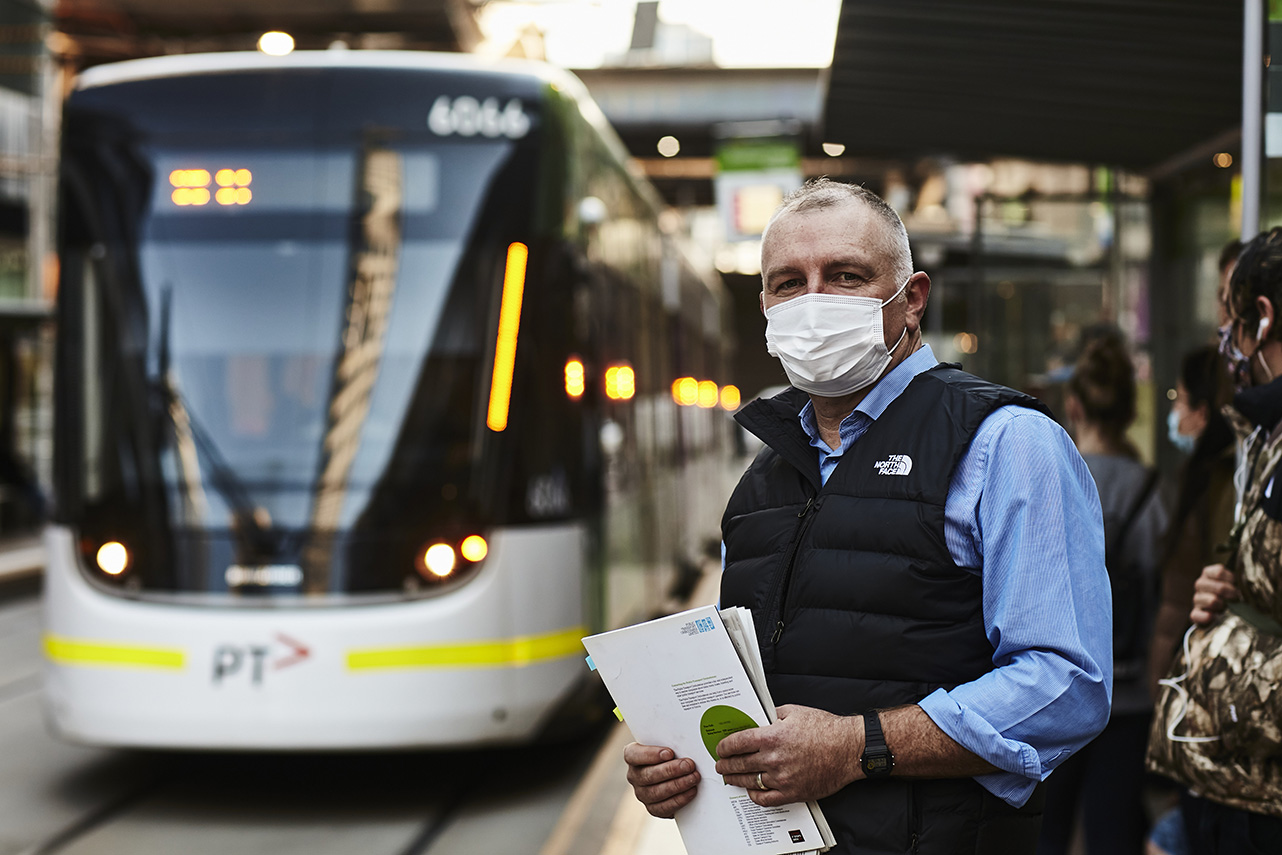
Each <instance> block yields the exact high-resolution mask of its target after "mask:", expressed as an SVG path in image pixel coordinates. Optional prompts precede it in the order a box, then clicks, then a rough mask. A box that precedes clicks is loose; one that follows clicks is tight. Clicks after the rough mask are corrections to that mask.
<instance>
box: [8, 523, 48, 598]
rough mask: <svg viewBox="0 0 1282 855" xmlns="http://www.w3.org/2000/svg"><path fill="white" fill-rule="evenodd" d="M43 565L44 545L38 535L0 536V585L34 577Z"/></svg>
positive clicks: (42, 569) (41, 571)
mask: <svg viewBox="0 0 1282 855" xmlns="http://www.w3.org/2000/svg"><path fill="white" fill-rule="evenodd" d="M44 567H45V547H44V543H43V542H42V541H41V539H40V536H39V535H36V534H32V535H22V536H17V537H7V538H0V585H4V584H6V583H9V582H21V581H26V580H30V579H35V578H36V577H38V576H39V575H40V574H41V573H43V572H44Z"/></svg>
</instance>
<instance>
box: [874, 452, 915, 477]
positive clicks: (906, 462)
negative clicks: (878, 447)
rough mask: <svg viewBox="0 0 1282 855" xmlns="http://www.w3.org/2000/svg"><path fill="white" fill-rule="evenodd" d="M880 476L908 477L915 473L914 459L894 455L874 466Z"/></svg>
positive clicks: (903, 455)
mask: <svg viewBox="0 0 1282 855" xmlns="http://www.w3.org/2000/svg"><path fill="white" fill-rule="evenodd" d="M872 468H873V469H876V470H877V474H878V475H907V474H908V473H909V472H911V471H913V459H912V458H911V457H909V456H908V455H907V454H892V455H890V456H889V457H887V458H886V459H885V460H878V461H877V462H876V463H874V464H873V465H872Z"/></svg>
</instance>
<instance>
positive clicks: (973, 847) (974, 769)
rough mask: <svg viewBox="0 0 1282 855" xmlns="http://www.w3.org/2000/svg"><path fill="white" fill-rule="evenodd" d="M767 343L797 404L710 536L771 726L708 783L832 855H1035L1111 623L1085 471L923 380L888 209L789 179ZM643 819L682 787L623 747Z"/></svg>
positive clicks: (1102, 683)
mask: <svg viewBox="0 0 1282 855" xmlns="http://www.w3.org/2000/svg"><path fill="white" fill-rule="evenodd" d="M762 282H763V290H762V294H761V307H762V311H763V313H764V314H765V316H766V323H767V327H766V340H767V343H768V346H769V349H770V351H771V353H772V354H774V355H776V356H778V357H779V358H780V360H781V361H782V362H783V365H784V369H785V371H786V373H787V374H788V377H789V379H790V381H791V382H792V385H793V387H795V388H790V389H788V390H786V391H784V392H783V393H781V394H780V395H778V396H776V397H774V398H771V399H768V400H758V401H756V402H754V403H752V404H751V405H749V406H747V407H745V408H744V409H743V410H742V411H741V412H740V414H739V416H738V418H739V420H740V423H741V424H743V425H744V426H746V427H748V428H749V429H750V430H752V431H753V432H754V433H755V434H757V435H758V436H760V437H761V438H762V440H763V441H764V442H765V444H766V447H765V448H764V449H763V450H762V451H761V453H760V454H759V455H758V456H757V458H756V460H755V461H754V462H753V464H752V466H751V467H750V468H749V470H748V472H747V473H746V474H745V475H744V477H743V479H742V480H741V481H740V483H739V486H738V487H737V488H736V490H735V492H734V495H733V496H732V497H731V499H730V502H729V505H728V507H727V509H726V513H725V516H724V517H723V520H722V532H723V537H724V544H725V564H726V566H725V571H724V573H723V575H722V584H721V603H722V605H725V606H736V605H737V606H748V607H750V608H751V609H752V612H753V618H754V621H755V623H756V626H757V628H758V632H759V635H760V639H759V640H760V644H761V648H762V658H763V661H764V666H765V670H766V674H767V679H768V682H769V685H770V691H771V693H772V696H773V698H774V700H775V702H776V703H778V704H780V706H779V707H778V713H779V721H778V722H777V723H775V724H772V725H769V726H766V727H759V728H754V729H751V730H745V731H741V732H739V733H735V734H732V735H730V736H727V737H725V738H724V739H723V740H722V741H721V742H720V743H719V744H718V746H717V753H718V754H719V755H720V758H721V759H720V760H719V762H718V763H717V766H716V770H717V772H718V773H719V774H720V775H721V776H722V777H723V780H724V782H725V783H726V784H730V785H733V786H738V787H744V788H746V789H747V790H748V795H749V797H750V798H751V799H752V801H753V802H755V803H756V804H758V805H762V806H766V807H769V806H774V805H780V804H786V803H790V802H798V801H804V800H808V799H818V800H819V802H820V805H821V806H822V808H823V811H824V815H825V816H826V817H827V819H828V821H829V823H830V824H831V825H832V827H833V831H834V832H835V834H836V837H837V846H836V848H835V849H834V850H832V851H833V852H834V853H837V854H838V855H852V854H853V853H865V852H877V853H884V852H914V853H921V855H931V853H950V854H951V853H995V854H996V853H1001V855H1021V853H1031V852H1033V851H1034V850H1035V848H1036V842H1037V837H1038V830H1039V827H1040V813H1041V789H1040V787H1039V784H1038V782H1039V781H1041V780H1042V779H1044V778H1045V777H1046V776H1047V775H1048V774H1049V773H1050V771H1051V770H1052V769H1054V768H1055V767H1056V766H1057V765H1058V764H1059V763H1061V762H1062V761H1063V760H1064V759H1065V758H1066V757H1068V756H1069V755H1071V754H1072V753H1073V752H1075V751H1076V750H1078V749H1079V748H1080V747H1081V746H1082V745H1084V744H1085V743H1086V742H1088V741H1089V740H1090V739H1091V738H1092V737H1093V736H1095V734H1097V733H1098V732H1099V731H1100V730H1101V729H1102V728H1103V727H1104V724H1105V721H1106V720H1107V717H1108V709H1109V695H1110V681H1111V670H1112V659H1111V656H1110V655H1109V651H1110V627H1111V623H1112V622H1111V614H1110V611H1109V606H1108V603H1109V592H1108V580H1107V574H1106V571H1105V569H1104V531H1103V523H1102V518H1101V512H1100V507H1099V499H1098V494H1097V491H1096V488H1095V483H1094V481H1093V480H1092V478H1091V475H1090V471H1089V469H1088V468H1087V466H1086V464H1085V463H1084V462H1083V461H1082V458H1081V455H1079V454H1078V452H1077V450H1076V448H1075V447H1074V446H1073V444H1072V441H1071V440H1070V439H1069V438H1068V436H1067V434H1066V433H1065V432H1064V430H1063V429H1062V428H1061V427H1060V426H1059V425H1058V424H1056V423H1055V421H1054V420H1053V419H1052V418H1050V416H1049V414H1048V412H1047V411H1045V408H1044V407H1042V405H1041V404H1040V403H1039V402H1037V401H1036V400H1034V399H1032V398H1029V397H1027V396H1024V395H1022V394H1020V393H1018V392H1015V391H1014V390H1011V389H1006V388H1004V387H1001V386H997V385H994V384H991V383H987V382H985V381H983V380H980V379H979V378H977V377H974V376H972V375H969V374H965V373H963V372H962V371H960V370H959V369H958V368H956V367H955V366H949V365H941V364H939V363H938V362H937V360H936V359H935V357H934V354H933V353H932V352H931V349H930V348H929V347H928V346H926V345H924V344H923V342H922V340H921V319H922V316H923V314H924V312H925V308H926V300H927V297H928V295H929V293H930V279H929V277H928V276H927V275H926V274H925V273H921V272H913V269H912V256H911V253H910V251H909V247H908V239H907V234H906V233H905V231H904V227H903V224H902V222H900V220H899V217H898V215H896V214H895V212H894V211H893V209H891V208H889V207H888V206H887V205H886V204H885V203H884V202H883V201H882V200H881V199H879V198H878V197H877V196H876V195H874V194H872V193H870V192H868V191H867V190H864V189H863V188H861V187H857V186H852V185H845V184H837V183H834V182H830V181H827V180H819V181H815V182H810V183H808V184H807V185H805V186H804V187H803V188H802V189H801V190H799V191H797V192H796V193H795V194H793V195H792V196H790V197H789V198H788V199H786V200H785V201H784V203H783V204H782V205H781V206H780V208H779V209H778V210H777V211H776V212H775V214H774V216H773V217H772V219H771V221H770V223H769V225H768V227H767V229H766V232H765V235H764V238H763V242H762ZM624 758H625V760H626V761H627V764H628V767H629V769H628V780H629V782H630V783H631V784H632V786H633V788H634V792H635V794H636V797H637V798H638V799H639V800H640V801H641V802H642V803H643V804H645V805H646V808H647V810H648V811H649V812H650V813H651V814H652V815H654V816H660V817H671V816H673V815H674V814H676V813H677V812H678V811H679V810H681V809H682V808H683V807H685V806H686V805H688V804H689V803H690V801H691V800H692V799H693V798H694V797H695V794H696V792H697V790H698V788H699V787H700V786H704V787H706V786H715V787H720V786H721V785H722V783H721V782H711V781H709V782H703V783H702V784H701V783H700V782H699V776H698V773H697V772H696V771H695V768H694V765H693V763H692V761H690V760H689V759H688V758H680V757H676V756H674V753H673V752H672V750H671V749H669V748H666V747H663V746H647V745H640V744H637V743H633V744H631V745H629V746H627V748H626V749H625V751H624Z"/></svg>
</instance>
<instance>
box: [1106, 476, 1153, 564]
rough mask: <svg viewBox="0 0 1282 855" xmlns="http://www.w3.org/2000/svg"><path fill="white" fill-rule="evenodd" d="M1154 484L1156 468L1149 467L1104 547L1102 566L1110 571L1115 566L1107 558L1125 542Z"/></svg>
mask: <svg viewBox="0 0 1282 855" xmlns="http://www.w3.org/2000/svg"><path fill="white" fill-rule="evenodd" d="M1156 486H1157V470H1156V469H1150V470H1149V473H1148V477H1147V478H1145V479H1144V486H1143V487H1141V488H1140V493H1139V495H1138V496H1136V498H1135V501H1134V503H1133V504H1132V505H1131V509H1130V510H1129V511H1127V513H1126V516H1125V517H1124V518H1123V519H1122V525H1121V527H1120V528H1118V529H1117V531H1116V532H1114V534H1113V538H1112V540H1113V542H1112V543H1111V544H1109V545H1108V547H1107V548H1106V549H1105V556H1104V566H1105V567H1108V568H1109V571H1110V572H1112V570H1114V569H1115V568H1114V567H1113V566H1112V565H1113V562H1111V561H1109V559H1110V558H1111V557H1113V553H1114V552H1116V551H1118V550H1120V549H1121V548H1122V546H1123V544H1125V543H1126V537H1127V535H1129V534H1130V533H1131V527H1132V526H1134V525H1135V521H1136V520H1137V519H1139V516H1140V512H1141V511H1143V510H1144V506H1145V505H1147V504H1148V499H1149V496H1151V495H1152V494H1153V489H1154V488H1155V487H1156Z"/></svg>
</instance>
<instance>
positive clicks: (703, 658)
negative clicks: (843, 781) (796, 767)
mask: <svg viewBox="0 0 1282 855" xmlns="http://www.w3.org/2000/svg"><path fill="white" fill-rule="evenodd" d="M583 645H584V647H586V648H587V650H588V653H589V654H590V657H589V661H590V662H591V663H592V665H593V667H595V668H596V670H597V673H599V674H600V675H601V678H602V679H603V680H604V681H605V686H606V688H607V689H609V690H610V695H611V696H612V697H613V698H614V702H615V703H616V704H618V707H619V711H620V712H621V713H622V715H623V719H624V721H626V722H627V724H628V727H629V728H630V729H631V730H632V736H633V738H635V739H636V740H637V741H638V742H641V743H643V744H646V745H660V746H666V747H668V748H671V749H672V750H673V751H675V752H676V755H677V756H678V757H689V758H690V759H692V760H693V761H694V764H695V767H696V768H697V769H698V770H699V775H700V778H701V780H700V782H699V791H698V794H697V795H696V796H695V798H694V801H692V802H691V803H690V804H688V805H686V806H685V807H684V808H682V809H681V810H680V811H678V812H677V816H676V820H677V828H678V829H679V830H680V831H681V839H682V841H683V842H684V843H685V847H686V851H687V852H688V853H689V855H737V853H752V855H785V853H793V852H822V851H824V850H826V849H828V848H829V847H831V846H832V845H833V843H834V840H833V836H832V831H831V830H830V829H829V828H828V823H827V822H826V821H825V820H824V817H823V813H822V812H821V811H820V810H819V805H818V804H817V803H815V802H806V803H805V804H791V805H783V806H781V807H761V806H760V805H758V804H756V803H755V802H753V801H752V800H751V799H750V798H749V797H748V791H747V790H744V789H742V788H740V787H731V786H727V785H725V784H723V783H722V782H721V776H720V775H718V774H717V772H716V768H715V765H716V762H717V756H716V747H717V743H719V742H720V741H721V739H722V738H723V737H725V736H728V735H729V734H731V733H735V732H736V731H740V730H745V729H747V728H750V727H758V726H761V725H765V724H770V723H773V722H774V721H775V705H774V702H773V701H771V700H770V692H769V690H768V689H767V688H766V677H765V672H764V671H763V670H762V667H761V651H760V649H759V648H758V647H757V633H756V630H755V629H754V628H753V624H752V612H751V611H749V610H748V609H743V608H733V609H726V610H724V611H718V610H717V608H716V607H715V606H703V607H701V608H697V609H691V610H690V611H685V612H681V613H680V614H675V615H670V616H668V617H664V618H659V619H658V620H653V621H649V622H648V623H642V624H637V625H636V626H629V627H624V628H623V629H616V630H614V631H613V632H606V633H602V634H600V635H591V636H588V637H587V638H585V639H583Z"/></svg>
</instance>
